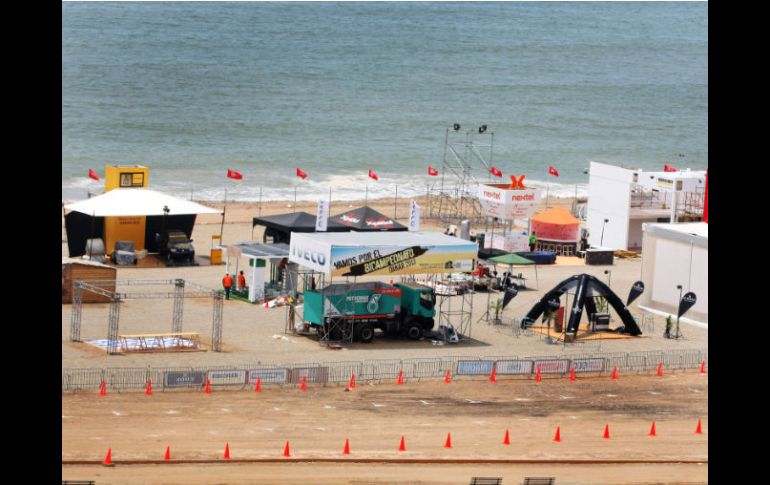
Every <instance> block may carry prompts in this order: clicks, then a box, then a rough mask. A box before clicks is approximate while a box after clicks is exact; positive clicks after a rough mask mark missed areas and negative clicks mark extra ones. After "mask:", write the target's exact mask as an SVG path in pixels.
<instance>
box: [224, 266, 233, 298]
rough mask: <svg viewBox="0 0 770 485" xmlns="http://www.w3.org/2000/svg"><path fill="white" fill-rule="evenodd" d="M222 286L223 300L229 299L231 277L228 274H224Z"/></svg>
mask: <svg viewBox="0 0 770 485" xmlns="http://www.w3.org/2000/svg"><path fill="white" fill-rule="evenodd" d="M222 286H224V287H225V300H229V299H230V290H231V289H232V288H233V277H232V276H230V273H225V277H224V278H222Z"/></svg>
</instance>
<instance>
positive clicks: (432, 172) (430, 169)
mask: <svg viewBox="0 0 770 485" xmlns="http://www.w3.org/2000/svg"><path fill="white" fill-rule="evenodd" d="M428 175H430V176H431V177H435V176H436V175H438V170H436V169H435V168H433V167H431V166H430V165H428Z"/></svg>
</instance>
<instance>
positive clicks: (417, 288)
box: [304, 281, 436, 343]
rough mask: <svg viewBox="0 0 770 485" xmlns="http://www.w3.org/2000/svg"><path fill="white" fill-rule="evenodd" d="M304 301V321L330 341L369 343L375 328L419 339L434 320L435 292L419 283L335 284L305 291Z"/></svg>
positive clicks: (387, 332) (383, 331)
mask: <svg viewBox="0 0 770 485" xmlns="http://www.w3.org/2000/svg"><path fill="white" fill-rule="evenodd" d="M304 300H305V303H304V322H305V323H306V324H308V325H309V326H310V327H311V328H314V329H315V330H316V331H317V332H318V333H319V334H320V335H321V336H322V338H326V339H327V340H329V341H357V342H364V343H368V342H371V341H372V339H373V338H374V333H375V329H379V330H381V331H382V333H384V334H385V335H388V336H406V337H409V338H410V339H412V340H418V339H420V338H421V337H422V336H424V335H426V334H428V333H429V332H431V331H432V330H433V325H434V323H435V322H434V319H433V317H434V316H435V315H436V308H435V306H436V295H435V292H434V291H433V289H432V288H430V287H429V286H425V285H421V284H418V283H396V284H394V285H389V284H386V283H381V282H376V281H373V282H365V283H354V284H346V283H338V284H332V285H329V286H327V287H325V288H323V289H320V290H306V291H305V293H304Z"/></svg>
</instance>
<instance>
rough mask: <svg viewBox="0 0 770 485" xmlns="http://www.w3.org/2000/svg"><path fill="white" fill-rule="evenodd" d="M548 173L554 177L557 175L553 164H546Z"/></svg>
mask: <svg viewBox="0 0 770 485" xmlns="http://www.w3.org/2000/svg"><path fill="white" fill-rule="evenodd" d="M548 173H549V174H550V175H553V176H554V177H558V176H559V171H558V170H556V168H555V167H554V166H553V165H549V166H548Z"/></svg>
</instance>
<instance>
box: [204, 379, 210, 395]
mask: <svg viewBox="0 0 770 485" xmlns="http://www.w3.org/2000/svg"><path fill="white" fill-rule="evenodd" d="M205 392H206V394H211V379H208V378H207V379H206V389H205Z"/></svg>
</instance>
